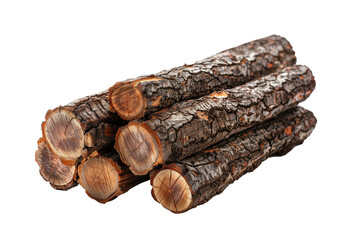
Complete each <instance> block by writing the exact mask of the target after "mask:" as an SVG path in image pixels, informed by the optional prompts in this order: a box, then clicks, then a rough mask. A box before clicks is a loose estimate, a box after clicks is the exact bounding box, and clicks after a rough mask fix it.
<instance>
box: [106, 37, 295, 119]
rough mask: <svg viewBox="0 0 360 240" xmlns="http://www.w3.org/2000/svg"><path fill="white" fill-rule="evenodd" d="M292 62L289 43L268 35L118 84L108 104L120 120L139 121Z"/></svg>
mask: <svg viewBox="0 0 360 240" xmlns="http://www.w3.org/2000/svg"><path fill="white" fill-rule="evenodd" d="M295 62H296V58H295V53H294V51H293V50H292V47H291V45H290V43H289V42H288V41H287V40H286V39H285V38H283V37H280V36H275V35H272V36H269V37H266V38H262V39H258V40H256V41H252V42H249V43H246V44H243V45H240V46H238V47H235V48H231V49H228V50H225V51H223V52H220V53H218V54H216V55H213V56H211V57H209V58H206V59H204V60H201V61H199V62H196V63H194V64H192V65H184V66H181V67H176V68H173V69H170V70H166V71H162V72H160V73H157V74H155V75H149V76H143V77H139V78H136V79H129V80H127V81H123V82H118V83H116V84H115V85H114V86H113V87H111V88H110V89H109V92H110V93H109V102H110V105H111V109H112V110H113V111H114V112H115V111H116V112H117V113H118V114H119V116H121V117H122V118H123V119H126V120H134V119H139V118H141V117H143V116H144V115H146V114H149V113H153V112H156V111H158V110H160V109H163V108H166V107H169V106H170V105H172V104H174V103H176V102H179V101H182V100H188V99H195V98H198V97H201V96H204V95H207V94H210V93H212V92H214V91H218V90H222V89H227V88H233V87H235V86H239V85H241V84H243V83H245V82H248V81H249V80H251V79H254V78H257V77H260V76H265V75H267V74H269V73H272V72H275V71H278V70H280V69H282V68H284V67H286V66H290V65H293V64H295Z"/></svg>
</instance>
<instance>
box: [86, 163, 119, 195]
mask: <svg viewBox="0 0 360 240" xmlns="http://www.w3.org/2000/svg"><path fill="white" fill-rule="evenodd" d="M79 183H80V184H81V186H82V187H83V188H84V189H85V190H86V193H87V194H88V195H89V196H90V197H91V198H93V199H95V200H97V201H99V202H107V200H108V199H109V198H111V197H112V196H114V195H115V194H116V193H117V192H118V190H119V184H118V183H119V174H118V169H116V166H115V164H113V162H112V160H111V159H107V158H105V157H101V156H97V157H92V158H89V159H87V160H86V161H84V162H83V163H82V164H81V165H80V167H79Z"/></svg>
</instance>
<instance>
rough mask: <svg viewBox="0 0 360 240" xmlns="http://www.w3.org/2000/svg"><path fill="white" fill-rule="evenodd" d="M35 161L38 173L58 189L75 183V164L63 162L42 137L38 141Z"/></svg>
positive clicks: (65, 188)
mask: <svg viewBox="0 0 360 240" xmlns="http://www.w3.org/2000/svg"><path fill="white" fill-rule="evenodd" d="M35 161H36V162H37V163H38V165H39V168H40V170H39V171H40V175H41V176H42V177H43V178H44V180H45V181H48V182H49V183H50V185H51V186H52V187H53V188H55V189H58V190H68V189H70V188H72V187H75V186H76V185H77V182H76V180H77V168H76V165H75V164H69V165H66V164H64V163H63V162H62V161H61V159H60V158H59V157H58V156H56V155H55V154H54V153H53V152H52V151H51V150H50V148H49V145H48V144H47V142H46V141H45V139H44V138H40V139H39V141H38V149H37V151H36V153H35Z"/></svg>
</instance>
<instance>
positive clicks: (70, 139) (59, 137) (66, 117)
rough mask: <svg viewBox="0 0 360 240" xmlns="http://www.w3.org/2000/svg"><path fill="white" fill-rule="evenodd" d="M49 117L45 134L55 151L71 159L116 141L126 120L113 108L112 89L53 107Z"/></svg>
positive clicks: (58, 154) (63, 158) (43, 125)
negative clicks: (119, 130)
mask: <svg viewBox="0 0 360 240" xmlns="http://www.w3.org/2000/svg"><path fill="white" fill-rule="evenodd" d="M45 119H46V121H45V122H43V124H42V132H43V137H44V138H45V139H46V141H47V142H48V144H49V146H50V148H51V150H52V151H53V153H54V154H56V155H57V156H59V157H60V158H61V159H62V160H64V161H69V162H74V161H76V160H78V159H79V158H80V157H86V156H88V155H89V154H90V153H91V152H93V151H96V150H99V149H102V148H105V147H109V146H111V145H113V143H114V138H115V134H116V131H117V129H118V127H119V125H122V124H124V121H123V120H121V119H120V118H119V117H118V116H117V115H116V114H114V113H112V112H111V111H110V106H109V103H108V92H102V93H100V94H96V95H92V96H88V97H85V98H81V99H78V100H76V101H74V102H72V103H70V104H68V105H66V106H61V107H58V108H55V109H53V110H49V111H48V112H47V114H46V117H45Z"/></svg>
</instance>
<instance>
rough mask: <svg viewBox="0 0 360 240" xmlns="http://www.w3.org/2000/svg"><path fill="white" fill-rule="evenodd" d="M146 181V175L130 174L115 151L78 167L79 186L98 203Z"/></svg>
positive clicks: (113, 197)
mask: <svg viewBox="0 0 360 240" xmlns="http://www.w3.org/2000/svg"><path fill="white" fill-rule="evenodd" d="M93 155H95V154H93ZM148 179H149V176H148V175H145V176H135V175H134V174H132V172H131V171H130V170H129V168H128V167H127V166H126V165H125V164H123V163H122V162H121V160H120V157H119V154H117V152H116V151H115V150H112V151H110V152H107V153H103V154H101V155H95V156H91V157H88V158H86V159H84V160H83V161H82V162H81V164H80V166H79V183H80V185H81V186H82V187H83V188H84V189H85V191H86V193H87V195H88V196H89V197H91V198H92V199H95V200H96V201H98V202H100V203H106V202H108V201H111V200H113V199H115V198H116V197H118V196H119V195H121V194H123V193H125V192H127V191H128V190H130V189H131V188H133V187H134V186H136V185H138V184H140V183H142V182H144V181H146V180H148Z"/></svg>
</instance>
